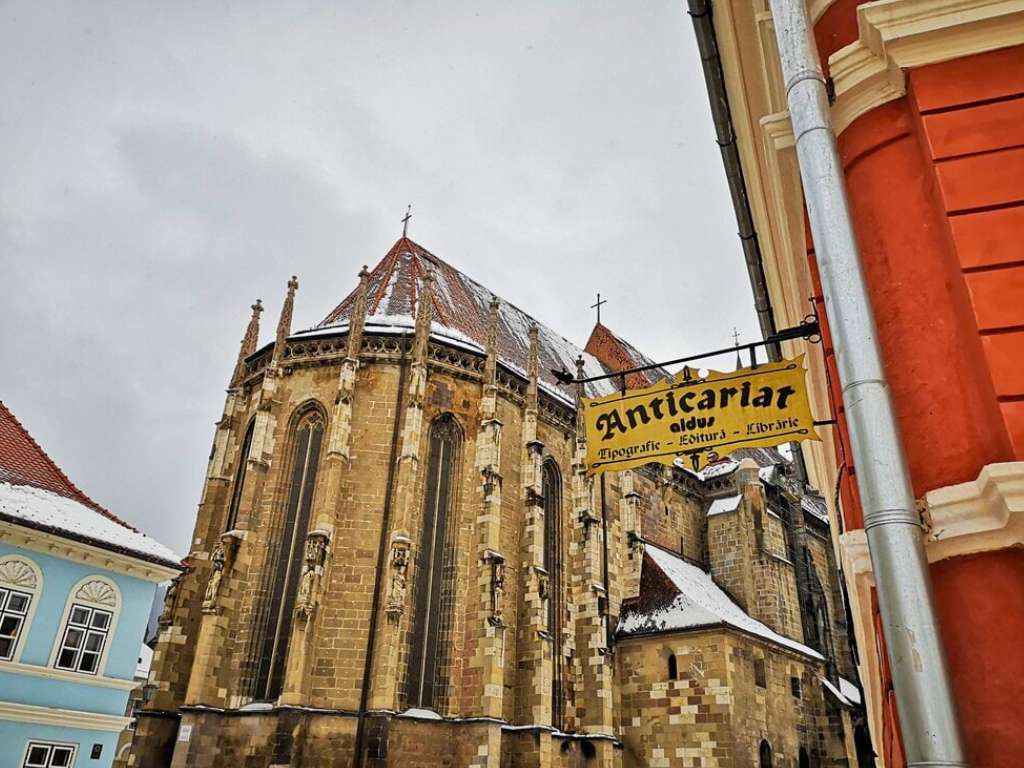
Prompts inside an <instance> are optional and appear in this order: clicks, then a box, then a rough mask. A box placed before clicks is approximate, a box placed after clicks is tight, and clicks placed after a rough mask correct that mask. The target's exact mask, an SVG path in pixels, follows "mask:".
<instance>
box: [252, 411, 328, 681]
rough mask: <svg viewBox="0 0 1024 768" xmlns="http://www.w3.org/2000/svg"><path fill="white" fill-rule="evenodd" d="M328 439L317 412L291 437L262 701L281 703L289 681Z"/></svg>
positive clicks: (261, 669)
mask: <svg viewBox="0 0 1024 768" xmlns="http://www.w3.org/2000/svg"><path fill="white" fill-rule="evenodd" d="M323 435H324V419H323V415H322V414H321V412H320V411H319V410H318V409H315V408H310V409H308V410H306V411H305V412H304V413H303V414H302V415H301V416H300V417H299V419H298V421H297V422H296V424H295V428H294V430H293V433H292V440H291V446H292V448H291V455H290V459H289V465H288V469H287V477H288V484H287V495H286V496H285V506H284V514H283V516H282V522H281V528H280V530H279V531H277V534H276V541H275V540H272V542H271V545H270V547H269V551H268V558H267V564H268V565H267V567H268V569H269V570H270V573H271V574H272V575H271V579H270V582H269V584H270V594H269V598H268V600H267V602H266V605H267V612H266V621H265V623H264V628H263V637H262V642H261V643H260V655H259V658H258V659H257V667H256V688H255V697H256V698H257V699H261V700H273V699H276V698H277V697H278V696H279V695H280V694H281V687H282V685H283V683H284V668H285V661H286V659H287V656H288V640H289V638H290V636H291V628H292V613H293V609H294V607H295V594H296V591H297V589H298V583H299V575H300V571H301V570H302V551H303V540H304V538H305V535H306V532H307V531H308V530H309V517H310V513H311V511H312V508H313V492H314V489H315V488H316V471H317V466H318V464H319V463H320V444H321V442H322V440H323Z"/></svg>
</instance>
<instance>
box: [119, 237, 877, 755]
mask: <svg viewBox="0 0 1024 768" xmlns="http://www.w3.org/2000/svg"><path fill="white" fill-rule="evenodd" d="M297 289H298V283H297V281H296V280H295V279H294V278H293V279H292V280H291V281H290V282H289V283H288V285H287V298H286V300H285V303H284V307H283V310H282V313H281V317H280V321H279V323H278V325H277V330H276V334H275V337H274V340H273V342H272V343H269V344H267V345H265V346H262V347H260V346H259V341H258V339H259V324H260V313H261V312H262V306H261V305H260V303H259V302H257V303H256V304H255V305H253V307H252V316H251V319H250V321H249V325H248V328H247V329H246V332H245V337H244V339H243V341H242V346H241V351H240V353H239V356H238V360H237V363H236V365H235V367H234V371H233V373H232V375H231V378H230V383H229V387H228V392H227V399H226V402H225V405H224V412H223V416H222V418H221V419H220V420H219V421H218V422H217V425H216V432H215V435H214V440H213V449H212V453H211V456H210V460H209V466H208V471H207V476H206V480H205V485H204V487H203V493H202V500H201V503H200V506H199V512H198V518H197V521H196V526H195V534H194V537H193V545H192V551H191V553H190V554H189V556H188V558H187V565H188V568H187V571H186V572H185V573H184V574H183V575H182V576H181V577H180V578H178V579H177V580H176V581H175V582H174V583H173V585H172V587H171V588H170V590H169V591H168V594H167V598H166V603H165V606H164V610H163V613H162V615H161V617H160V625H161V631H160V638H159V644H158V646H157V648H156V652H155V655H154V659H153V670H154V671H153V673H152V675H151V680H150V683H151V686H152V688H153V691H152V696H151V698H150V700H149V702H148V704H147V706H146V708H145V709H144V710H143V711H142V712H140V713H139V717H138V726H137V729H136V733H135V736H134V741H133V744H132V749H131V754H130V757H129V759H128V764H129V765H131V766H135V767H136V768H165V767H166V766H174V768H186V767H188V768H191V767H192V766H195V767H197V768H198V767H200V766H202V767H206V766H239V767H241V766H246V767H249V766H252V767H254V768H270V767H271V766H306V767H307V768H315V767H317V766H343V765H345V766H347V765H356V766H402V768H418V767H419V766H439V765H441V766H494V767H495V768H497V767H499V766H501V767H506V766H507V767H508V768H513V767H515V768H520V767H522V768H526V767H527V766H537V767H544V768H548V767H551V768H554V767H556V766H582V765H594V766H609V767H610V766H625V767H629V766H721V767H725V766H838V765H855V764H856V758H855V755H856V740H857V738H858V732H859V729H861V728H862V727H863V726H862V720H863V713H862V710H861V708H860V703H859V702H860V698H859V692H858V689H857V687H856V686H855V685H854V684H853V683H851V682H850V681H851V680H854V679H855V677H854V674H855V670H854V659H853V657H852V651H851V648H850V646H849V643H848V639H847V638H848V633H847V629H846V613H845V608H844V599H843V596H842V593H841V591H840V586H839V580H838V574H837V571H836V564H835V558H834V556H833V549H832V544H831V540H830V532H829V523H828V512H827V507H826V502H825V499H823V498H822V496H820V495H819V494H818V493H817V491H815V490H814V489H812V488H810V487H808V486H807V485H806V484H805V483H804V482H802V481H801V480H800V478H799V477H798V468H797V466H796V465H794V464H793V463H792V462H791V461H789V460H788V459H787V458H786V457H785V456H784V455H783V454H782V453H780V452H779V451H777V450H775V449H749V450H745V451H741V452H738V453H736V454H734V455H732V456H731V457H729V458H727V459H725V460H723V461H720V462H718V463H715V464H712V465H710V466H708V467H707V468H705V469H704V470H703V471H701V472H693V471H690V470H689V469H687V468H685V467H684V466H682V465H678V466H675V467H664V466H660V465H651V466H646V467H643V468H640V469H635V470H631V471H622V472H609V473H606V474H603V475H599V476H596V477H593V478H588V477H587V475H586V467H585V465H584V456H585V444H584V438H583V432H582V427H581V425H580V424H579V423H578V422H577V418H576V412H577V404H578V398H579V397H581V396H594V395H599V394H607V393H609V392H611V391H612V388H613V387H615V386H618V384H617V383H616V382H615V381H613V380H604V381H599V382H594V383H591V384H587V385H583V386H581V385H569V386H567V385H564V384H560V383H559V382H558V380H557V379H556V378H555V377H554V375H553V373H552V371H553V370H562V369H565V370H570V371H576V372H577V377H578V378H581V377H584V376H593V375H600V374H603V373H609V372H613V371H618V370H623V369H625V368H632V367H640V366H644V365H648V364H650V361H649V360H648V359H647V358H646V357H644V356H643V355H642V354H641V353H639V352H638V351H637V350H636V349H634V348H633V347H632V346H630V345H629V344H627V343H626V342H624V341H623V340H622V339H620V338H618V337H617V336H616V335H615V334H613V333H612V332H611V331H610V330H609V329H608V328H607V327H605V326H604V325H602V324H601V323H600V322H598V324H597V325H596V326H595V327H594V330H593V332H592V334H591V336H590V339H589V341H588V343H587V345H586V347H585V348H584V349H579V348H577V347H576V346H574V345H573V344H572V343H570V342H568V341H566V340H565V339H564V338H562V337H561V336H560V335H559V334H558V333H557V332H555V331H553V330H551V329H549V328H546V327H544V326H543V325H541V324H539V323H538V322H536V321H535V320H533V318H531V317H530V316H529V315H527V314H526V313H524V312H523V311H521V310H520V309H518V308H517V307H515V306H513V305H512V304H509V303H507V302H505V301H503V300H501V299H499V298H498V297H497V296H495V295H494V294H493V293H491V292H490V291H489V290H487V289H486V288H484V287H482V286H481V285H479V284H477V283H476V282H474V281H473V280H471V279H470V278H468V277H467V276H466V275H464V274H462V273H461V272H459V271H458V270H456V269H455V268H454V267H452V266H450V265H449V264H447V263H445V262H444V261H442V260H441V259H439V258H438V257H436V256H434V255H433V254H431V253H429V252H428V251H426V250H425V249H424V248H422V247H420V246H419V245H417V244H416V243H414V242H412V241H411V240H409V239H407V238H406V237H404V236H403V237H402V238H401V239H400V240H399V241H398V242H397V243H395V245H394V246H393V247H392V249H391V250H390V251H389V252H388V254H387V255H386V256H385V257H384V259H383V260H382V261H381V262H380V263H379V264H377V266H376V267H374V268H373V269H372V270H366V269H364V270H363V271H362V272H361V273H360V276H359V284H358V287H357V288H356V289H355V290H354V291H353V292H352V293H351V294H350V295H349V296H348V297H347V298H345V300H344V301H342V302H341V304H339V305H338V306H337V307H336V308H335V309H334V310H332V311H331V312H330V313H329V314H328V315H327V316H326V318H325V319H324V320H323V321H322V322H321V323H320V324H319V325H317V326H316V327H314V328H312V329H310V330H307V331H301V332H293V331H292V329H291V317H292V310H293V306H294V301H295V295H296V291H297ZM668 375H669V374H668V373H667V372H666V371H663V370H660V369H657V368H653V369H651V370H648V371H646V372H640V373H633V374H630V375H629V376H628V377H627V381H626V384H627V386H629V387H642V386H647V385H649V384H651V383H653V382H655V381H657V380H660V378H662V377H664V376H668Z"/></svg>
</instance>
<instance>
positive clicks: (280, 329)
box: [274, 275, 299, 364]
mask: <svg viewBox="0 0 1024 768" xmlns="http://www.w3.org/2000/svg"><path fill="white" fill-rule="evenodd" d="M298 287H299V281H298V279H297V278H296V277H295V275H292V279H291V280H289V281H288V295H286V296H285V297H284V304H283V305H282V306H281V317H280V318H279V319H278V321H277V337H276V338H275V340H274V363H275V364H277V363H280V361H281V356H282V355H283V354H284V343H285V341H286V340H287V339H288V336H289V335H291V332H292V312H293V310H294V309H295V291H296V290H297V289H298Z"/></svg>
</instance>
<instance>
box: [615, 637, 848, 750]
mask: <svg viewBox="0 0 1024 768" xmlns="http://www.w3.org/2000/svg"><path fill="white" fill-rule="evenodd" d="M671 654H674V655H675V658H676V668H677V670H678V674H677V679H675V680H672V679H670V676H669V666H668V658H669V656H670V655H671ZM755 659H758V660H759V661H761V662H763V663H764V668H765V686H764V687H761V686H759V685H758V684H757V683H756V681H755V673H754V660H755ZM823 667H824V665H823V664H822V663H821V662H816V661H813V660H811V659H808V658H806V657H804V656H801V655H798V654H794V653H790V652H788V651H783V650H781V649H779V648H778V647H776V646H772V645H769V644H766V643H763V642H759V641H757V640H754V639H752V638H748V637H746V636H743V635H740V634H738V633H736V632H732V631H696V632H689V633H673V634H665V635H656V636H650V637H644V638H636V639H632V640H628V641H625V642H623V643H621V644H620V646H619V669H620V680H621V689H622V706H623V712H622V715H623V722H622V741H623V743H624V747H625V749H624V761H623V764H624V765H625V766H627V768H628V767H629V766H638V767H639V766H651V767H652V768H658V766H665V767H667V766H675V765H692V766H697V765H699V766H704V767H705V768H719V767H722V768H724V767H726V766H728V767H729V768H753V767H754V766H757V765H758V764H759V763H758V749H759V747H760V744H761V741H762V740H763V739H764V740H767V741H768V743H769V744H770V745H771V748H772V751H773V757H774V763H773V764H774V765H784V766H789V765H796V764H797V760H798V757H799V750H800V747H804V748H805V749H806V750H807V751H808V756H809V757H810V758H811V759H812V763H811V764H812V765H815V764H822V765H831V764H837V763H835V762H831V761H841V760H843V759H845V758H846V757H847V755H846V752H845V746H844V742H843V730H842V723H841V716H840V715H839V713H838V711H835V710H833V709H830V705H829V704H827V703H826V700H825V698H824V693H823V690H822V687H821V684H820V682H819V678H820V676H821V675H823V674H824V671H823ZM793 677H796V678H798V679H799V680H800V695H799V697H797V696H794V695H793V687H792V682H791V678H793ZM815 760H820V762H814V761H815Z"/></svg>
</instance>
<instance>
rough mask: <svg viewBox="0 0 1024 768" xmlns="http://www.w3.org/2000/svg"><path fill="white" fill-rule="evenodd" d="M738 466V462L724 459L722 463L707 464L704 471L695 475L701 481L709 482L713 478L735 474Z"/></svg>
mask: <svg viewBox="0 0 1024 768" xmlns="http://www.w3.org/2000/svg"><path fill="white" fill-rule="evenodd" d="M738 466H739V462H738V461H733V460H732V459H725V460H724V461H718V462H715V463H714V464H708V465H707V466H706V467H704V469H702V470H700V471H699V472H698V473H697V476H698V477H699V478H700V479H701V480H710V479H711V478H713V477H722V476H723V475H728V474H729V473H730V472H735V471H736V467H738Z"/></svg>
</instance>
